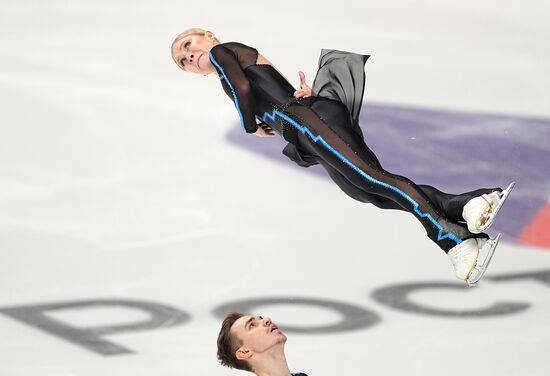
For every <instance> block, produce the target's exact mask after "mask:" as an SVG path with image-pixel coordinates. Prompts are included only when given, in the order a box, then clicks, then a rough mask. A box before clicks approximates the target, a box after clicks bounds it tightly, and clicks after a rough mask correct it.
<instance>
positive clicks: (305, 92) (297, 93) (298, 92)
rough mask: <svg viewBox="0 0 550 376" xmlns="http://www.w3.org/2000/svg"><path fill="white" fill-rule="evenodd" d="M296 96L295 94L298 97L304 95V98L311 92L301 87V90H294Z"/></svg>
mask: <svg viewBox="0 0 550 376" xmlns="http://www.w3.org/2000/svg"><path fill="white" fill-rule="evenodd" d="M294 96H295V97H296V98H302V97H303V98H307V97H309V96H310V93H309V91H308V90H302V89H300V90H296V91H295V92H294Z"/></svg>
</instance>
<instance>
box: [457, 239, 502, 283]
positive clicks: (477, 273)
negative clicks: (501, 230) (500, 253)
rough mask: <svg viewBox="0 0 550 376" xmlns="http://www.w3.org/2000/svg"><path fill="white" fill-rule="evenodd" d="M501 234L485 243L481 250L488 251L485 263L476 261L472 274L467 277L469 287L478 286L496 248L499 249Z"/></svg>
mask: <svg viewBox="0 0 550 376" xmlns="http://www.w3.org/2000/svg"><path fill="white" fill-rule="evenodd" d="M500 235H501V234H498V235H497V236H496V237H495V238H494V239H489V240H487V242H485V244H484V245H483V249H482V250H481V251H482V252H483V253H485V252H486V253H487V256H485V260H483V263H481V264H479V263H476V266H474V268H473V269H472V271H471V272H470V275H469V276H468V278H467V279H466V283H467V284H468V286H469V287H474V286H476V285H477V284H478V283H479V281H480V280H481V278H482V277H483V275H484V274H485V272H486V271H487V267H488V266H489V263H490V262H491V259H492V258H493V255H494V254H495V250H496V249H497V245H498V242H499V241H500Z"/></svg>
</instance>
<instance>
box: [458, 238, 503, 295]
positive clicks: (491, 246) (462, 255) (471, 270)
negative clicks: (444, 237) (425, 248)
mask: <svg viewBox="0 0 550 376" xmlns="http://www.w3.org/2000/svg"><path fill="white" fill-rule="evenodd" d="M499 240H500V234H498V235H497V236H496V237H495V238H494V239H479V238H471V239H466V240H464V241H463V242H462V243H460V244H458V245H456V246H454V247H453V248H451V250H450V251H449V253H448V255H449V257H450V259H451V262H452V263H453V266H454V268H455V275H456V277H457V278H458V279H461V280H463V281H465V282H466V284H467V285H468V286H469V287H473V286H475V285H477V284H478V282H479V281H480V280H481V278H482V277H483V275H484V274H485V271H486V270H487V267H488V266H489V263H490V262H491V259H492V258H493V254H494V253H495V250H496V248H497V245H498V242H499ZM480 251H481V253H484V254H486V256H485V259H484V260H483V262H482V263H479V262H478V260H479V253H480Z"/></svg>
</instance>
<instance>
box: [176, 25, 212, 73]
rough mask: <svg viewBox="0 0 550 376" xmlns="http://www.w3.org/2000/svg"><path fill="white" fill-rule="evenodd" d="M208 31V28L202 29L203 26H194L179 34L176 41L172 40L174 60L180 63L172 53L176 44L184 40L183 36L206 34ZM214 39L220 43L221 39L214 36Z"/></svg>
mask: <svg viewBox="0 0 550 376" xmlns="http://www.w3.org/2000/svg"><path fill="white" fill-rule="evenodd" d="M206 31H207V30H205V29H201V28H198V27H193V28H191V29H187V30H185V31H184V32H182V33H179V34H178V36H177V37H176V39H174V41H173V42H172V46H171V47H170V54H171V55H172V59H173V60H174V62H175V63H176V64H178V62H177V61H176V59H175V58H174V54H173V53H172V51H173V50H174V44H176V43H177V42H178V41H180V40H182V39H183V38H185V37H188V36H189V35H204V34H206ZM214 40H215V41H216V42H218V43H220V40H219V39H218V38H217V37H214ZM178 66H179V64H178Z"/></svg>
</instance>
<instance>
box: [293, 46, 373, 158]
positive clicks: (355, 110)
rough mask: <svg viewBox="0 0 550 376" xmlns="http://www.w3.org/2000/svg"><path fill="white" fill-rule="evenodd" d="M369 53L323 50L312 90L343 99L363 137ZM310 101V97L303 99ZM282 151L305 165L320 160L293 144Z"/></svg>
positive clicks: (354, 124) (353, 123)
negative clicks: (361, 114)
mask: <svg viewBox="0 0 550 376" xmlns="http://www.w3.org/2000/svg"><path fill="white" fill-rule="evenodd" d="M369 57H370V55H360V54H355V53H353V52H345V51H338V50H327V49H323V50H321V56H320V57H319V70H318V71H317V74H316V76H315V81H314V82H313V86H312V90H313V93H314V95H316V96H319V97H325V98H330V99H334V100H338V101H340V102H342V103H343V104H344V105H345V106H346V107H347V109H348V111H349V113H350V115H351V118H352V124H350V127H352V128H353V129H354V130H355V131H356V132H357V133H358V134H359V135H360V136H361V137H363V134H362V132H361V128H360V127H359V112H360V111H361V105H362V102H363V93H364V90H365V63H366V61H367V59H368V58H369ZM304 101H305V102H307V98H306V99H305V100H304ZM283 154H284V155H286V156H287V157H288V158H290V159H291V160H293V161H294V162H296V163H297V164H298V165H300V166H302V167H309V166H311V165H314V164H317V162H316V161H315V160H314V159H313V158H311V157H310V156H308V155H307V154H305V153H300V151H299V150H298V149H297V148H296V146H295V145H293V144H290V143H289V144H288V145H287V146H286V147H285V148H284V149H283Z"/></svg>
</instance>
